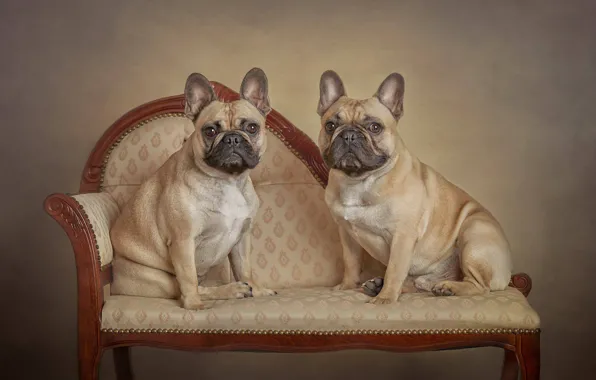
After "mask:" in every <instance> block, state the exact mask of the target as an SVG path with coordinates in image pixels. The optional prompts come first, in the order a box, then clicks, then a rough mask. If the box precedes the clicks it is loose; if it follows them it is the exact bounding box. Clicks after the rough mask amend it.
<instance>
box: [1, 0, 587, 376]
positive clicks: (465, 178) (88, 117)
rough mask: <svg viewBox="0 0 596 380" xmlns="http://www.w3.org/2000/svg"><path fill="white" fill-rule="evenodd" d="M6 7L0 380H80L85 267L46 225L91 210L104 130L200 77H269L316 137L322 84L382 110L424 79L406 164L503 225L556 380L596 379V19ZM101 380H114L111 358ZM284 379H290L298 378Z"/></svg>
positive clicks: (185, 362)
mask: <svg viewBox="0 0 596 380" xmlns="http://www.w3.org/2000/svg"><path fill="white" fill-rule="evenodd" d="M283 3H284V2H283V1H279V0H278V1H264V0H261V1H239V0H235V1H221V2H213V1H210V2H206V1H205V2H202V1H197V0H194V1H169V2H166V1H157V0H153V1H140V0H127V1H116V0H106V1H101V2H99V1H96V2H91V1H77V0H69V1H60V0H57V1H51V2H50V1H17V0H13V1H2V2H1V4H0V36H1V37H0V52H1V53H0V54H1V56H2V58H1V59H0V123H1V125H2V132H3V135H2V138H1V139H0V155H1V156H0V157H1V159H0V167H1V169H2V177H3V183H4V185H3V186H2V198H3V199H4V201H3V207H2V218H1V226H0V227H1V230H0V231H2V236H3V238H2V239H1V241H0V271H1V272H0V285H1V286H0V289H1V290H2V311H1V312H0V315H1V318H2V321H1V323H0V326H1V327H2V335H0V336H1V338H0V339H1V341H2V344H1V349H2V350H3V351H6V352H5V353H4V354H3V355H2V360H0V362H1V364H0V366H3V367H4V366H8V367H9V368H13V369H19V371H20V374H21V376H17V377H15V378H24V379H25V378H26V379H29V378H47V379H73V378H75V376H76V366H77V361H76V340H75V331H76V330H75V326H76V314H75V311H76V309H75V307H76V303H75V295H76V294H75V293H76V291H75V281H76V278H75V267H74V260H73V255H72V252H71V250H70V245H69V243H68V241H67V239H66V237H65V235H64V234H63V232H62V231H61V229H60V228H59V226H58V225H57V224H56V223H55V222H54V221H52V220H51V219H50V217H48V216H47V215H45V214H44V213H43V211H42V201H43V199H44V197H45V196H46V195H47V194H49V193H51V192H54V191H64V192H74V191H76V190H77V189H78V181H79V178H80V174H81V170H82V167H83V164H84V162H85V159H86V158H87V155H88V153H89V152H90V150H91V148H92V147H93V144H94V143H95V141H96V140H97V139H98V138H99V136H100V135H101V133H102V132H103V131H104V130H105V128H106V127H107V126H108V125H109V124H110V123H111V122H113V121H114V120H115V119H116V118H118V117H119V116H120V115H121V114H123V113H124V112H126V111H128V110H129V109H131V108H133V107H135V106H137V105H139V104H141V103H144V102H146V101H149V100H152V99H155V98H158V97H162V96H167V95H173V94H178V93H181V92H182V89H183V86H184V81H185V79H186V77H187V75H188V74H189V73H190V72H192V71H199V72H201V73H203V74H205V75H206V76H207V77H208V78H210V79H212V80H217V81H220V82H222V83H224V84H226V85H228V86H230V87H232V88H234V89H238V87H239V85H240V81H241V79H242V77H243V75H244V74H245V73H246V71H247V70H248V69H250V68H251V67H253V66H260V67H262V68H263V69H264V70H265V71H266V73H267V75H268V77H269V81H270V96H271V102H272V105H273V107H275V108H276V109H277V110H279V111H280V112H281V113H282V114H284V115H285V116H286V117H288V118H289V119H290V120H291V121H292V122H294V123H295V124H296V125H297V126H299V127H300V128H302V129H303V130H304V131H305V132H307V133H308V134H309V135H310V136H311V137H313V138H315V137H316V135H317V133H318V120H317V115H316V112H315V109H316V104H317V100H318V99H317V96H318V80H319V76H320V74H321V73H322V72H323V71H324V70H326V69H329V68H333V69H335V70H336V71H337V72H338V73H339V74H340V75H341V76H342V78H343V79H344V82H345V84H346V87H347V90H348V93H349V94H350V95H352V96H356V97H366V96H369V95H371V94H372V93H373V92H374V91H375V89H376V88H377V86H378V85H379V84H380V82H381V81H382V79H383V78H384V77H385V76H386V75H387V74H389V73H390V72H392V71H399V72H401V73H402V74H403V75H404V76H405V78H406V99H405V116H404V118H403V119H402V122H401V125H402V130H403V135H404V139H405V141H406V144H407V145H408V146H409V147H410V148H411V150H412V151H413V152H414V153H415V154H417V155H418V156H419V157H420V158H421V159H422V160H423V161H425V162H427V163H428V164H430V165H432V166H434V167H435V168H436V169H438V170H439V171H440V172H441V173H443V174H444V175H445V176H446V177H447V178H449V179H450V180H452V181H453V182H455V183H456V184H458V185H460V186H462V187H463V188H464V189H466V190H467V191H469V192H470V193H471V194H473V195H474V196H475V197H476V198H477V199H478V200H480V201H481V202H483V203H484V204H485V205H486V206H487V207H489V208H490V209H491V210H492V211H493V212H494V214H495V215H496V216H497V217H498V218H499V219H500V221H501V223H502V224H503V226H504V228H505V230H506V232H507V234H508V236H509V238H510V240H511V244H512V247H513V251H514V254H515V257H514V264H515V270H517V271H526V272H528V273H530V274H531V275H532V278H533V279H534V289H533V291H532V295H531V296H530V302H531V303H532V304H533V306H534V307H535V308H536V309H537V310H538V312H539V313H540V314H541V317H542V321H543V329H544V332H543V344H542V347H543V356H542V358H543V367H542V368H543V374H544V376H543V378H544V379H560V378H562V377H563V376H564V375H566V376H570V377H571V378H585V376H582V374H585V373H586V372H587V371H589V370H592V371H594V370H596V367H595V364H594V363H595V362H594V360H593V358H592V355H591V354H590V352H589V351H590V347H591V345H592V344H593V343H592V342H593V338H594V337H595V333H594V325H593V322H592V321H593V320H594V319H595V312H594V310H595V309H596V306H595V305H594V302H593V300H594V292H595V291H596V286H595V285H594V283H593V282H592V281H594V278H595V276H594V271H595V270H596V259H595V258H594V257H593V255H594V252H595V250H594V246H595V243H596V213H595V211H596V199H595V194H596V176H595V167H596V125H595V124H596V123H595V119H596V107H595V106H594V104H593V102H594V99H596V84H595V82H596V70H595V69H594V68H595V67H596V40H595V39H594V36H595V35H596V23H594V19H596V7H595V5H594V4H595V2H594V1H567V2H561V1H556V0H540V1H538V0H526V1H521V0H519V1H511V0H506V1H498V2H482V4H480V3H481V2H478V1H473V0H470V1H449V2H447V1H408V2H406V1H389V0H388V1H373V0H367V1H364V0H361V1H351V0H350V1H341V2H339V1H337V2H328V1H321V0H319V1H302V2H300V3H299V4H295V5H289V4H283ZM133 362H134V363H133V364H134V366H135V369H136V372H137V373H138V375H139V378H142V379H164V378H172V379H173V378H180V379H182V378H202V379H222V378H232V377H233V378H235V379H239V378H240V379H242V378H272V377H273V376H275V377H284V378H286V379H288V380H291V379H303V378H310V379H342V380H343V379H388V378H395V377H398V378H420V379H442V380H445V379H460V378H469V379H479V378H484V377H483V374H485V373H489V374H490V376H491V377H486V378H487V379H488V378H492V379H497V378H498V377H499V375H498V371H499V368H500V363H501V354H500V351H499V350H497V349H490V348H487V349H479V350H466V351H453V352H441V353H423V354H404V355H397V354H388V353H379V352H364V351H351V352H340V353H332V354H322V355H310V354H308V355H307V354H301V355H289V354H252V353H247V354H241V353H220V354H197V353H182V352H174V351H165V350H157V349H146V348H138V349H134V350H133ZM101 372H102V376H103V377H102V378H103V379H113V377H114V375H113V364H112V359H111V356H110V355H106V356H105V357H104V360H103V362H102V368H101ZM282 374H283V375H282Z"/></svg>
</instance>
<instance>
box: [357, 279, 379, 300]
mask: <svg viewBox="0 0 596 380" xmlns="http://www.w3.org/2000/svg"><path fill="white" fill-rule="evenodd" d="M383 282H384V281H383V277H375V278H372V279H370V280H368V281H366V282H364V283H363V284H362V290H363V291H364V294H366V295H367V296H370V297H376V296H377V295H378V294H379V293H381V289H383Z"/></svg>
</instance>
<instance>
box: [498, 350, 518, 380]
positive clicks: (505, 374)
mask: <svg viewBox="0 0 596 380" xmlns="http://www.w3.org/2000/svg"><path fill="white" fill-rule="evenodd" d="M518 376H519V365H518V364H517V357H516V356H515V351H510V350H507V349H505V356H504V357H503V371H502V372H501V380H517V379H518Z"/></svg>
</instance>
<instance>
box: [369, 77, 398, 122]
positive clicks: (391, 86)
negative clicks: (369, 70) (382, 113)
mask: <svg viewBox="0 0 596 380" xmlns="http://www.w3.org/2000/svg"><path fill="white" fill-rule="evenodd" d="M404 90H405V81H404V77H403V76H401V75H400V74H398V73H392V74H389V76H388V77H387V78H385V80H384V81H383V83H381V85H380V86H379V89H378V90H377V92H376V93H375V94H374V96H375V97H376V98H377V99H379V101H380V102H381V103H382V104H383V105H384V106H385V107H387V108H388V109H389V111H391V113H392V114H393V117H395V119H396V120H397V119H399V118H400V117H401V116H402V115H403V114H404Z"/></svg>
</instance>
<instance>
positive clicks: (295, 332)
mask: <svg viewBox="0 0 596 380" xmlns="http://www.w3.org/2000/svg"><path fill="white" fill-rule="evenodd" d="M101 332H103V333H111V334H140V333H150V334H216V335H225V334H227V335H231V334H240V335H326V336H330V335H429V334H431V335H437V334H439V335H449V334H487V335H490V334H539V333H540V332H541V330H540V329H539V328H537V329H424V330H419V329H418V330H332V331H319V330H234V329H232V330H227V329H155V328H153V329H112V328H102V329H101Z"/></svg>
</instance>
